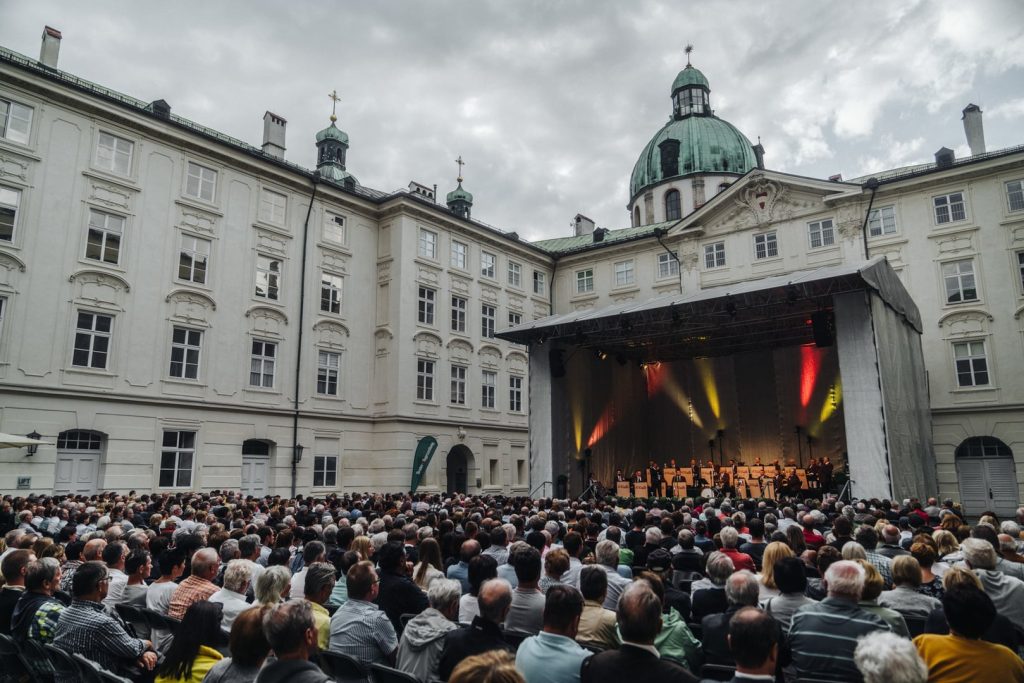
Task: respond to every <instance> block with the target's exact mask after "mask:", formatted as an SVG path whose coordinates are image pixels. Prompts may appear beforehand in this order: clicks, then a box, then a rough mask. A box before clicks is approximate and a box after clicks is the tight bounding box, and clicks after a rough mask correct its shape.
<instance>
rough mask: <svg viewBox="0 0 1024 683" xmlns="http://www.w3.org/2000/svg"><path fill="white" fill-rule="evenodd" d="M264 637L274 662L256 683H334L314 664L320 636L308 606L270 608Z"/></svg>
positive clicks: (301, 602)
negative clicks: (271, 651)
mask: <svg viewBox="0 0 1024 683" xmlns="http://www.w3.org/2000/svg"><path fill="white" fill-rule="evenodd" d="M370 569H371V571H372V567H371V568H370ZM385 621H387V620H386V619H385ZM263 634H264V635H265V636H266V637H267V643H269V644H270V647H271V648H272V649H273V650H274V656H275V659H274V661H272V662H269V663H267V664H266V665H264V667H263V668H262V669H260V672H259V675H258V676H256V683H333V682H332V680H331V677H330V676H328V675H327V674H325V673H324V672H323V671H321V670H320V667H318V666H317V665H316V664H315V663H314V662H313V661H311V660H312V659H313V657H314V656H315V655H316V652H317V645H316V642H317V632H316V622H314V621H313V612H312V610H310V608H309V603H308V602H306V601H305V600H291V601H289V602H285V603H282V604H280V605H278V606H277V607H275V608H272V609H270V608H268V609H267V611H266V615H265V616H264V617H263Z"/></svg>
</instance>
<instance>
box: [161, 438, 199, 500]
mask: <svg viewBox="0 0 1024 683" xmlns="http://www.w3.org/2000/svg"><path fill="white" fill-rule="evenodd" d="M195 455H196V433H195V432H184V431H173V432H164V441H163V446H162V447H161V448H160V488H170V487H177V488H188V487H190V486H192V461H193V459H194V458H195Z"/></svg>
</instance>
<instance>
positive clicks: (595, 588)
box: [580, 566, 608, 602]
mask: <svg viewBox="0 0 1024 683" xmlns="http://www.w3.org/2000/svg"><path fill="white" fill-rule="evenodd" d="M580 592H581V593H583V598H584V599H585V600H593V601H596V602H604V599H605V596H606V594H607V592H608V573H607V572H606V571H605V570H604V569H602V568H601V567H595V566H588V567H583V569H581V570H580Z"/></svg>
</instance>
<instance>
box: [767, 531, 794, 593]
mask: <svg viewBox="0 0 1024 683" xmlns="http://www.w3.org/2000/svg"><path fill="white" fill-rule="evenodd" d="M793 556H794V555H793V550H792V549H791V548H790V547H789V546H788V545H786V544H785V543H779V542H778V541H772V542H771V543H769V544H768V545H767V547H765V549H764V555H763V556H762V557H761V582H762V583H764V585H765V586H767V587H768V588H778V586H777V585H776V583H777V582H776V580H775V563H776V562H778V561H779V560H781V559H782V558H784V557H793Z"/></svg>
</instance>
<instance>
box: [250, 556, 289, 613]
mask: <svg viewBox="0 0 1024 683" xmlns="http://www.w3.org/2000/svg"><path fill="white" fill-rule="evenodd" d="M291 589H292V572H291V570H290V569H288V567H284V566H281V565H279V564H276V565H274V566H273V567H267V568H266V570H265V571H262V572H260V575H259V577H258V578H257V579H256V585H255V586H253V589H252V590H253V593H255V594H256V606H259V605H269V606H270V607H277V605H278V604H280V603H282V602H284V601H285V600H287V599H288V595H289V593H291Z"/></svg>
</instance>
